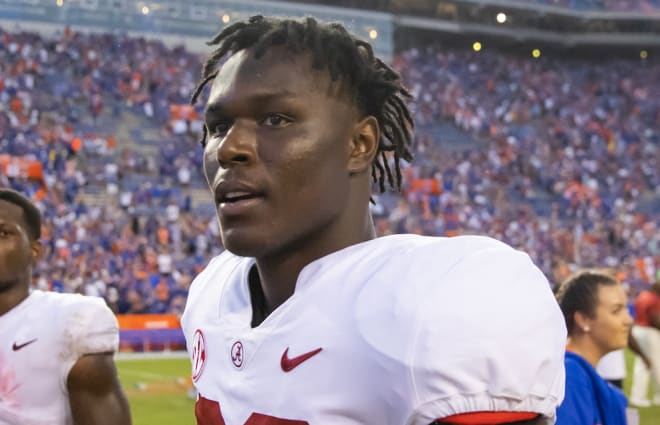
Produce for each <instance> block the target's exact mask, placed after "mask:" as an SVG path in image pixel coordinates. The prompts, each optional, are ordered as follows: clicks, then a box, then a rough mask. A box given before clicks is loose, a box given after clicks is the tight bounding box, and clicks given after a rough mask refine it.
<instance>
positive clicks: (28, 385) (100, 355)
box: [0, 189, 131, 425]
mask: <svg viewBox="0 0 660 425" xmlns="http://www.w3.org/2000/svg"><path fill="white" fill-rule="evenodd" d="M40 233H41V217H40V214H39V210H38V209H37V208H36V207H35V206H34V204H32V203H31V202H30V200H28V199H27V198H25V197H24V196H23V195H21V194H20V193H18V192H15V191H12V190H7V189H0V341H2V346H1V347H0V424H2V425H8V424H9V425H70V424H76V425H106V424H107V425H111V424H112V425H127V424H130V423H131V420H130V414H129V407H128V403H127V401H126V397H125V396H124V393H123V391H122V389H121V387H120V385H119V381H118V379H117V372H116V370H115V364H114V360H113V353H114V352H115V351H116V349H117V345H118V328H117V321H116V319H115V317H114V316H113V314H112V312H111V311H110V309H109V308H107V307H106V305H105V303H104V302H103V300H101V299H98V298H92V297H83V296H81V295H64V294H57V293H53V292H42V291H32V292H30V290H29V288H30V282H31V280H32V268H33V266H34V264H35V263H36V261H37V259H38V257H39V253H40V249H41V244H40V243H39V237H40Z"/></svg>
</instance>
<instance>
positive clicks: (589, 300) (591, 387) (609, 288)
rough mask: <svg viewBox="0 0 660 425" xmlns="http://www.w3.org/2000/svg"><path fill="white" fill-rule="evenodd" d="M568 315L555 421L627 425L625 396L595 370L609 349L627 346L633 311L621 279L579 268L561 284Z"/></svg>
mask: <svg viewBox="0 0 660 425" xmlns="http://www.w3.org/2000/svg"><path fill="white" fill-rule="evenodd" d="M557 300H558V301H559V305H560V306H561V310H562V312H563V313H564V317H565V318H566V326H567V328H568V337H569V338H568V345H567V348H566V398H565V399H564V402H563V403H562V404H561V406H560V407H559V409H558V410H557V425H625V424H626V405H627V402H626V397H625V395H624V394H623V391H621V390H620V389H619V388H617V387H615V386H614V385H612V384H610V383H608V382H606V381H605V380H604V379H603V378H601V377H600V376H599V375H598V373H597V372H596V369H595V368H596V365H597V364H598V362H599V360H600V359H601V358H602V357H603V356H604V355H605V354H607V353H609V352H612V351H614V350H618V349H620V348H625V347H626V345H627V343H628V337H629V334H630V328H631V327H632V323H633V321H632V317H630V314H628V308H627V305H628V300H627V296H626V292H625V291H624V289H623V287H622V286H621V284H620V283H619V282H617V281H616V280H615V279H613V278H612V277H610V276H608V275H606V274H604V273H600V272H597V271H590V270H586V271H582V272H580V273H577V274H576V275H574V276H571V277H570V278H568V279H567V280H566V281H565V282H564V283H562V285H561V286H560V288H559V291H558V293H557Z"/></svg>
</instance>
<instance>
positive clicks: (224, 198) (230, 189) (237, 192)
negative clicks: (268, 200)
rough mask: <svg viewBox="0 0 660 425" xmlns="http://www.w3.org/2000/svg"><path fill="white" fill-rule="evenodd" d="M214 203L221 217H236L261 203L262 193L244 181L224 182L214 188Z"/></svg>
mask: <svg viewBox="0 0 660 425" xmlns="http://www.w3.org/2000/svg"><path fill="white" fill-rule="evenodd" d="M214 192H215V202H216V204H217V205H218V211H219V212H220V214H221V215H223V216H236V215H241V214H244V213H245V212H247V211H248V210H249V209H250V208H253V207H254V206H256V205H257V204H259V203H260V202H262V201H263V199H264V193H263V191H260V190H258V189H255V187H254V185H252V184H249V183H247V182H244V181H238V180H225V181H221V182H220V183H219V184H217V185H216V186H215V191H214Z"/></svg>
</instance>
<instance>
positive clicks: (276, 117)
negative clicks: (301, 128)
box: [261, 114, 291, 127]
mask: <svg viewBox="0 0 660 425" xmlns="http://www.w3.org/2000/svg"><path fill="white" fill-rule="evenodd" d="M261 123H262V124H263V125H265V126H267V127H282V126H285V125H287V124H290V123H291V119H290V118H288V117H285V116H284V115H280V114H273V115H268V116H267V117H266V118H264V119H263V120H262V121H261Z"/></svg>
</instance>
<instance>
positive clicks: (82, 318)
mask: <svg viewBox="0 0 660 425" xmlns="http://www.w3.org/2000/svg"><path fill="white" fill-rule="evenodd" d="M37 301H38V302H37V303H34V304H35V306H36V308H39V309H43V310H44V311H45V312H47V313H48V314H49V315H51V316H52V317H54V318H59V322H60V324H61V327H62V330H63V332H64V334H65V336H66V337H67V339H68V343H70V344H71V345H72V348H73V352H74V353H75V355H76V357H80V356H83V355H85V354H95V353H106V352H115V351H117V348H118V345H119V326H118V324H117V318H116V317H115V315H114V313H113V312H112V310H110V308H109V307H108V306H107V305H106V303H105V301H104V300H103V299H102V298H98V297H90V296H84V295H80V294H60V293H56V292H41V294H39V299H38V300H37Z"/></svg>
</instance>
